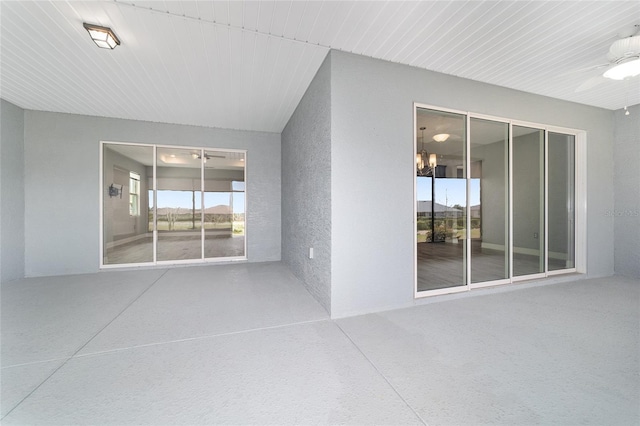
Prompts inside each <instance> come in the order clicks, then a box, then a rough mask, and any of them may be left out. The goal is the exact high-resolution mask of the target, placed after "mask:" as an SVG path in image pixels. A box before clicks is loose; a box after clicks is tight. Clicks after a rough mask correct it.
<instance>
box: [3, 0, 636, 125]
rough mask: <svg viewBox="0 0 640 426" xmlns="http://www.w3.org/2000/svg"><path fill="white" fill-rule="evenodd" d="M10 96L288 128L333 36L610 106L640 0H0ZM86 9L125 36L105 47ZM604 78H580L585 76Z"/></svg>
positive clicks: (365, 48) (354, 45) (141, 116)
mask: <svg viewBox="0 0 640 426" xmlns="http://www.w3.org/2000/svg"><path fill="white" fill-rule="evenodd" d="M0 19H1V24H2V29H1V34H0V35H1V38H0V48H1V62H0V65H1V69H0V71H1V85H0V90H1V92H0V96H1V97H2V98H4V99H6V100H8V101H9V102H12V103H14V104H16V105H18V106H20V107H22V108H25V109H33V110H43V111H57V112H68V113H76V114H87V115H95V116H105V117H118V118H128V119H137V120H149V121H155V122H165V123H181V124H191V125H198V126H209V127H223V128H232V129H244V130H261V131H271V132H280V131H281V130H282V129H283V127H284V126H285V125H286V123H287V121H288V119H289V117H290V116H291V114H292V113H293V111H294V109H295V107H296V106H297V104H298V102H299V100H300V98H301V97H302V95H303V94H304V92H305V90H306V88H307V87H308V85H309V83H310V82H311V80H312V78H313V76H314V75H315V73H316V71H317V69H318V67H319V66H320V64H321V63H322V61H323V59H324V58H325V56H326V54H327V52H328V51H329V50H330V49H337V50H342V51H346V52H353V53H357V54H361V55H367V56H371V57H374V58H380V59H384V60H388V61H393V62H398V63H402V64H408V65H413V66H416V67H421V68H425V69H429V70H433V71H438V72H442V73H445V74H451V75H456V76H460V77H465V78H469V79H472V80H477V81H482V82H487V83H492V84H496V85H499V86H505V87H509V88H513V89H517V90H522V91H525V92H531V93H536V94H541V95H546V96H551V97H554V98H559V99H565V100H569V101H574V102H578V103H583V104H587V105H593V106H598V107H602V108H607V109H619V108H622V107H624V106H627V105H634V104H638V103H640V76H639V77H634V78H632V79H629V80H625V81H611V80H606V79H604V78H600V77H598V76H599V75H600V74H601V73H602V72H603V69H602V68H600V69H595V68H594V66H596V65H598V64H603V63H606V62H607V59H606V54H607V51H608V49H609V46H610V45H611V43H613V41H615V40H616V39H617V33H618V32H620V31H622V30H624V29H625V28H628V27H633V26H634V25H637V24H640V1H637V0H634V1H594V2H591V1H575V2H574V1H422V2H412V1H406V2H400V1H357V2H356V1H340V2H332V1H260V2H241V1H213V2H212V1H183V2H175V1H133V0H132V1H131V2H128V1H109V2H91V1H88V2H78V1H38V2H36V1H2V2H1V3H0ZM83 22H88V23H92V24H98V25H103V26H108V27H111V28H112V29H113V30H114V31H115V33H116V34H117V35H118V37H119V38H120V40H121V42H122V44H121V45H120V46H119V47H117V48H116V49H115V50H113V51H109V50H105V49H98V48H97V47H96V46H95V45H94V44H93V42H92V41H91V40H90V38H89V35H88V33H87V32H86V31H85V29H84V28H83V27H82V23H83ZM594 77H595V79H593V80H590V82H595V83H599V84H597V85H596V86H594V87H592V88H590V89H588V90H582V91H576V89H577V88H578V87H580V85H581V84H583V83H584V82H585V81H587V80H589V79H591V78H594Z"/></svg>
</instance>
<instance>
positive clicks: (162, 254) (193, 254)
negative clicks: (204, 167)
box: [156, 148, 202, 261]
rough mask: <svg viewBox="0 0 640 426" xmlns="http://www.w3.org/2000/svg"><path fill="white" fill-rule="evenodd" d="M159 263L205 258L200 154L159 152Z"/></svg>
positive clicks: (196, 151) (157, 223)
mask: <svg viewBox="0 0 640 426" xmlns="http://www.w3.org/2000/svg"><path fill="white" fill-rule="evenodd" d="M156 152H157V157H158V158H157V164H156V173H157V175H158V177H157V190H158V191H157V194H156V200H157V209H156V214H157V222H156V227H157V230H158V246H157V260H158V261H163V260H186V259H201V258H202V234H201V231H200V230H201V229H202V190H201V181H202V179H201V173H202V172H201V164H202V158H201V151H200V150H193V149H183V148H158V149H157V150H156Z"/></svg>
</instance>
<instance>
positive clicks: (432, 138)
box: [416, 109, 467, 291]
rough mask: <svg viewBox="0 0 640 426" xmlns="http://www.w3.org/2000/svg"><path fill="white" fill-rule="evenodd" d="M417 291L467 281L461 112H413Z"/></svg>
mask: <svg viewBox="0 0 640 426" xmlns="http://www.w3.org/2000/svg"><path fill="white" fill-rule="evenodd" d="M416 121H417V129H416V130H417V131H416V134H417V139H416V197H417V199H416V215H417V217H416V221H417V224H418V226H417V279H418V291H425V290H435V289H441V288H448V287H456V286H464V285H466V283H467V279H466V276H467V269H466V258H467V246H466V244H467V238H466V230H465V224H466V218H467V191H466V168H465V163H466V151H467V141H466V125H465V116H463V115H460V114H454V113H448V112H442V111H434V110H428V109H419V110H418V111H417V114H416Z"/></svg>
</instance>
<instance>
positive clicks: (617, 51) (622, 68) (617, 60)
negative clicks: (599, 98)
mask: <svg viewBox="0 0 640 426" xmlns="http://www.w3.org/2000/svg"><path fill="white" fill-rule="evenodd" d="M618 37H619V38H618V40H616V41H614V42H613V44H612V45H611V47H609V52H608V53H607V60H608V61H609V62H608V63H606V64H601V65H596V66H595V67H590V68H589V69H590V70H598V75H597V76H594V77H591V78H589V79H587V80H586V81H584V82H583V83H582V84H581V85H580V86H578V87H577V88H576V92H583V91H585V90H589V89H591V88H592V87H595V86H597V85H598V84H600V83H603V82H605V81H607V80H624V79H626V78H632V77H636V76H638V75H640V25H634V26H632V27H629V28H626V29H624V30H622V31H620V32H619V33H618ZM603 69H604V71H602V70H603Z"/></svg>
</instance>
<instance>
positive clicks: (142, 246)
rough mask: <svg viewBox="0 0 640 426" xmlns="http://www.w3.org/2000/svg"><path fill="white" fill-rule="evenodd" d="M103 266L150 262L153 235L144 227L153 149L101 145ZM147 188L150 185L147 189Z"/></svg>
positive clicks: (138, 146) (110, 144) (137, 146)
mask: <svg viewBox="0 0 640 426" xmlns="http://www.w3.org/2000/svg"><path fill="white" fill-rule="evenodd" d="M102 159H103V164H102V165H103V182H102V183H103V185H102V186H103V212H102V213H103V227H104V229H103V250H102V253H103V259H102V263H103V264H104V265H114V264H123V263H148V262H153V234H152V233H151V231H149V229H148V227H147V217H149V214H153V213H152V212H153V210H151V213H150V210H149V208H148V207H149V201H148V194H149V190H150V189H153V186H152V185H151V182H153V148H152V147H150V146H142V145H123V144H113V143H105V144H104V145H103V157H102ZM150 185H151V186H150Z"/></svg>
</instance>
